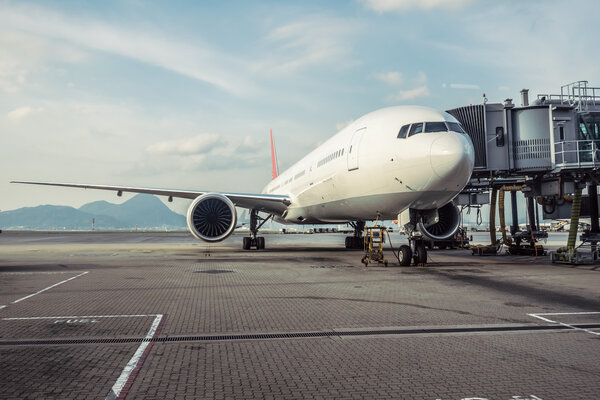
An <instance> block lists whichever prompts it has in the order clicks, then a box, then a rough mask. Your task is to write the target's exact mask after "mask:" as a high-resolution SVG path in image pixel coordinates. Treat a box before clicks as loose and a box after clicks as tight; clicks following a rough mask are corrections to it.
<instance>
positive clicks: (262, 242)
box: [256, 236, 265, 250]
mask: <svg viewBox="0 0 600 400" xmlns="http://www.w3.org/2000/svg"><path fill="white" fill-rule="evenodd" d="M256 240H258V243H257V244H258V246H257V247H258V250H264V248H265V238H264V237H263V236H260V237H257V238H256Z"/></svg>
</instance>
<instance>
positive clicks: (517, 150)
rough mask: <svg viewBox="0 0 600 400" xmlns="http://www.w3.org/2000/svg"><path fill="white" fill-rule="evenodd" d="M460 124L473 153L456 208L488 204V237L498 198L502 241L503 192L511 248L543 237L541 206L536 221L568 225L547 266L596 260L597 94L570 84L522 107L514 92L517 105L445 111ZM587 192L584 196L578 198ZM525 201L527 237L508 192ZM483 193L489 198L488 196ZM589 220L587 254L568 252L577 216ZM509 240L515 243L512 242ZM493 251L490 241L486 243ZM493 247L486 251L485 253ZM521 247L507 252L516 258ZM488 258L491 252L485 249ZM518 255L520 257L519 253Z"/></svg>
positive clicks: (524, 99) (599, 235) (525, 97)
mask: <svg viewBox="0 0 600 400" xmlns="http://www.w3.org/2000/svg"><path fill="white" fill-rule="evenodd" d="M448 113H450V114H452V115H453V116H454V117H456V118H457V119H458V120H459V121H460V122H461V123H462V125H463V127H464V128H465V130H466V131H467V133H468V134H469V136H470V137H471V140H472V141H473V145H474V148H475V165H474V170H473V175H472V179H471V181H470V182H469V184H468V185H467V187H466V188H465V190H464V191H463V193H461V194H460V195H459V196H458V197H457V199H456V201H457V203H458V204H459V205H462V206H473V205H475V206H476V205H480V204H487V203H490V202H491V203H492V204H491V206H490V211H491V213H492V215H491V216H490V223H491V226H490V231H491V232H492V233H494V232H495V225H494V221H495V218H494V213H495V209H496V201H497V199H498V197H497V196H498V192H499V194H500V199H499V200H500V204H499V206H500V210H501V212H502V214H501V216H500V223H501V225H502V226H501V227H500V229H501V232H502V233H503V240H502V241H503V242H504V244H513V243H508V242H507V238H506V235H505V233H504V232H505V226H504V215H503V202H504V192H507V191H508V192H510V193H511V203H512V207H511V208H512V227H511V234H512V235H513V241H514V242H516V244H517V245H518V244H519V243H520V242H521V241H529V242H530V246H529V247H530V248H531V247H533V246H534V242H535V239H536V238H537V237H541V236H543V235H544V233H543V232H540V229H539V214H538V211H537V207H534V203H535V202H537V203H539V204H540V205H541V206H542V209H543V218H544V219H567V218H570V219H571V224H572V227H574V229H571V230H572V231H573V237H572V238H569V242H568V243H567V246H566V248H565V249H560V250H562V251H560V252H559V253H554V254H552V258H553V260H557V261H567V262H584V261H596V260H598V258H599V257H598V253H597V251H596V243H598V242H599V241H600V227H599V224H598V201H589V200H588V199H597V198H598V193H597V185H598V182H599V179H600V172H599V170H598V168H599V167H600V88H597V87H591V86H588V82H587V81H577V82H573V83H570V84H567V85H564V86H562V87H561V88H560V94H538V96H537V98H536V99H535V100H534V101H532V102H530V101H529V92H528V90H527V89H524V90H522V91H521V106H520V107H518V106H516V105H515V104H514V102H513V100H512V99H506V100H505V102H504V103H488V102H487V99H485V98H484V102H483V104H479V105H470V106H466V107H459V108H455V109H452V110H448ZM586 186H587V190H588V196H587V197H582V189H583V188H585V187H586ZM517 192H522V193H523V194H524V196H525V198H526V199H527V204H528V207H527V213H528V217H529V221H530V223H529V231H530V232H529V233H528V232H525V233H519V232H518V230H519V228H518V216H517V206H516V204H517V202H516V193H517ZM490 193H491V194H490ZM582 216H586V217H590V219H591V229H590V231H589V233H588V234H587V235H586V236H584V237H583V240H584V243H585V244H589V248H588V249H587V250H584V249H580V250H579V251H575V250H574V246H575V235H576V231H577V229H576V227H577V226H578V220H579V217H582ZM515 239H516V240H515ZM491 241H492V245H494V244H495V243H494V236H493V235H492V238H491ZM492 247H493V246H492ZM519 248H521V246H516V247H514V248H513V251H514V252H518V251H519ZM490 251H491V252H493V249H491V250H490ZM521 251H525V252H526V251H527V250H526V249H525V248H521Z"/></svg>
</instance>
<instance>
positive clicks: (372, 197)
mask: <svg viewBox="0 0 600 400" xmlns="http://www.w3.org/2000/svg"><path fill="white" fill-rule="evenodd" d="M444 121H446V122H449V123H456V122H457V121H456V119H454V118H453V117H452V116H451V115H449V114H447V113H444V112H441V111H437V110H434V109H431V108H426V107H417V106H398V107H389V108H384V109H380V110H377V111H374V112H372V113H370V114H367V115H365V116H363V117H361V118H360V119H358V120H356V121H354V122H352V123H351V124H350V125H348V126H347V127H346V128H344V129H342V130H341V131H340V132H338V133H337V134H336V135H335V136H333V137H331V138H330V139H329V140H327V141H326V142H325V143H324V144H322V145H321V146H319V147H318V148H317V149H315V150H314V151H312V152H311V153H309V154H308V155H307V156H305V157H304V158H302V159H301V160H300V161H298V162H297V163H296V164H294V165H293V166H292V167H290V168H289V169H287V170H286V171H285V172H283V173H281V174H280V175H279V176H278V177H277V178H275V179H274V180H272V181H271V182H270V183H269V184H268V185H267V186H266V187H265V188H264V189H263V193H264V194H279V195H286V196H289V198H290V199H291V204H290V205H289V207H287V209H286V210H285V211H284V212H283V213H282V215H280V216H279V217H278V218H277V220H278V221H281V222H287V223H296V224H310V223H338V222H347V221H356V220H373V219H375V218H377V217H379V218H380V219H396V218H397V216H398V214H399V213H401V212H402V211H404V210H406V209H408V208H411V209H417V210H427V209H435V208H438V207H441V206H443V205H444V204H446V203H448V202H449V201H450V200H452V199H453V198H454V197H455V196H456V195H457V194H458V193H459V192H460V191H461V190H462V189H463V188H464V186H465V185H466V184H467V182H468V180H469V178H470V177H471V173H472V171H473V161H474V150H473V144H472V143H471V140H470V138H469V136H468V135H466V134H465V133H464V132H458V131H452V130H450V129H448V130H447V131H440V132H421V133H418V134H414V135H412V136H408V135H407V137H405V138H399V137H398V134H399V131H400V129H401V127H403V126H405V125H410V124H419V123H432V122H444ZM431 126H433V125H431ZM447 126H448V125H447Z"/></svg>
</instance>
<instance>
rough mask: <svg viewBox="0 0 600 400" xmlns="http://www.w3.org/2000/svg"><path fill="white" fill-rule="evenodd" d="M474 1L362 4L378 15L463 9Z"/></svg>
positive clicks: (393, 0) (396, 0) (366, 1)
mask: <svg viewBox="0 0 600 400" xmlns="http://www.w3.org/2000/svg"><path fill="white" fill-rule="evenodd" d="M472 2H473V0H362V3H363V4H364V5H365V6H366V7H367V8H370V9H372V10H374V11H376V12H378V13H384V12H400V13H402V12H406V11H410V10H412V9H415V8H418V9H421V10H432V9H434V8H446V9H448V8H454V9H458V8H462V7H464V6H466V5H467V4H469V3H472Z"/></svg>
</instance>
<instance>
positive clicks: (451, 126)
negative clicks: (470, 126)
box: [446, 121, 467, 133]
mask: <svg viewBox="0 0 600 400" xmlns="http://www.w3.org/2000/svg"><path fill="white" fill-rule="evenodd" d="M446 124H447V125H448V129H450V130H451V131H452V132H459V133H467V132H465V130H464V129H463V127H462V126H460V124H459V123H458V122H449V121H446Z"/></svg>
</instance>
